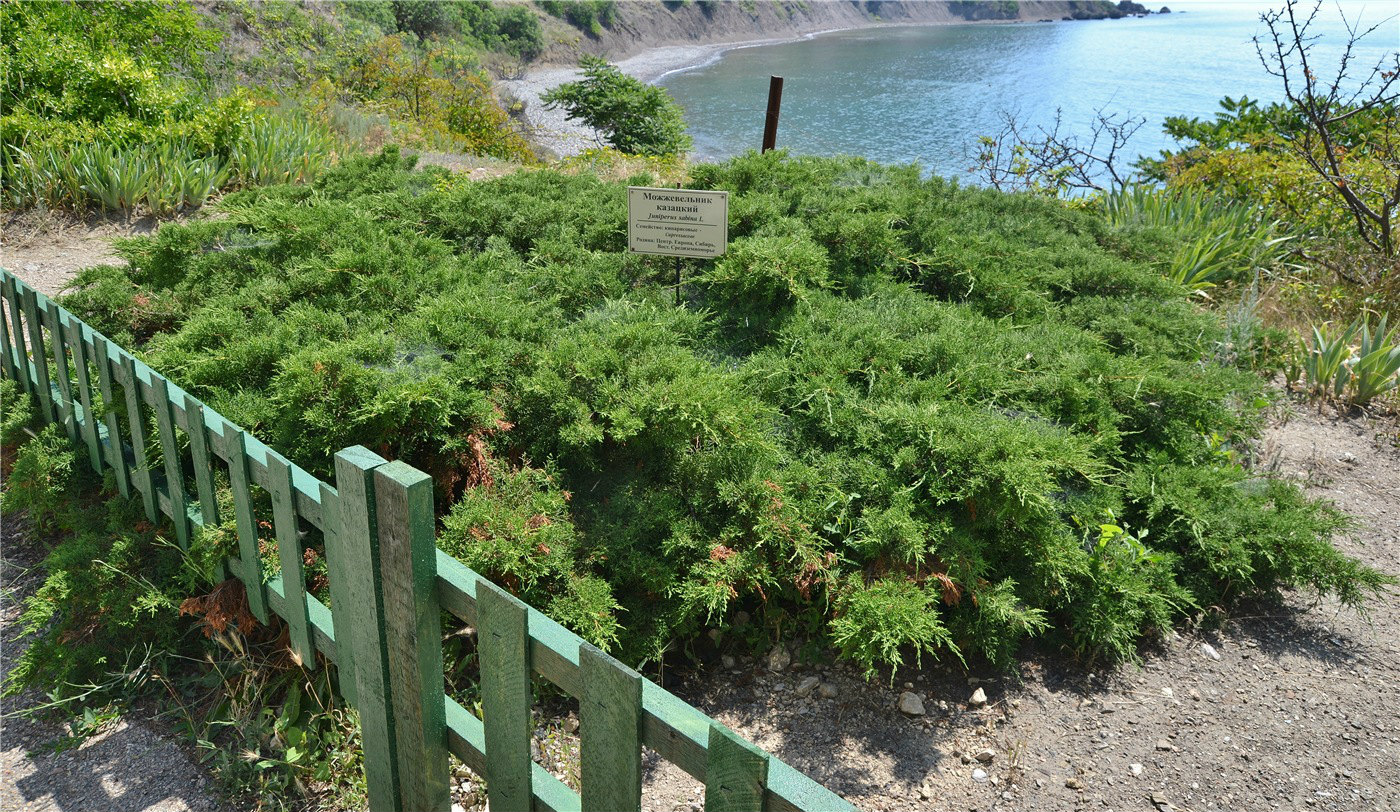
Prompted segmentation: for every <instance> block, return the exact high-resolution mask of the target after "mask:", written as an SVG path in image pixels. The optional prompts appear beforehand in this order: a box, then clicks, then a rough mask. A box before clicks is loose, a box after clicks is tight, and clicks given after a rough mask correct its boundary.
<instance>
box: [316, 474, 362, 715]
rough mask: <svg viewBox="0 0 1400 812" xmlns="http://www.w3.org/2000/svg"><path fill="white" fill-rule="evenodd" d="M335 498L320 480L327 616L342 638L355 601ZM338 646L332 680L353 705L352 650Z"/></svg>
mask: <svg viewBox="0 0 1400 812" xmlns="http://www.w3.org/2000/svg"><path fill="white" fill-rule="evenodd" d="M339 498H340V497H339V496H338V495H337V494H336V492H335V488H332V487H331V486H330V485H327V484H326V483H324V482H322V483H321V509H322V510H323V511H325V516H326V529H325V530H323V531H322V536H323V538H324V539H325V541H326V576H327V578H329V579H330V590H331V615H332V618H335V617H339V618H340V621H339V622H335V623H332V626H333V627H334V629H335V633H336V635H337V636H338V637H340V638H343V637H344V636H345V635H346V633H347V627H348V626H349V625H350V620H349V616H348V613H347V612H346V609H348V607H349V606H350V605H351V604H352V603H353V602H354V601H355V593H353V592H351V591H350V562H349V561H346V560H345V556H346V550H345V548H344V546H343V545H341V543H340V541H339V540H338V539H337V534H338V533H339V532H340V528H339V526H338V525H339V524H340V515H339V511H340V506H339V504H338V503H337V500H338V499H339ZM337 607H344V609H342V610H341V613H340V615H337V614H336V611H337ZM339 623H344V624H345V625H343V626H342V625H339ZM339 649H340V658H339V659H338V660H336V663H335V666H336V681H337V682H338V683H339V685H340V693H341V694H342V695H343V696H344V697H345V699H346V701H348V702H349V703H350V704H351V705H352V706H354V705H357V704H358V702H357V700H356V693H355V650H354V649H353V648H351V647H350V646H339Z"/></svg>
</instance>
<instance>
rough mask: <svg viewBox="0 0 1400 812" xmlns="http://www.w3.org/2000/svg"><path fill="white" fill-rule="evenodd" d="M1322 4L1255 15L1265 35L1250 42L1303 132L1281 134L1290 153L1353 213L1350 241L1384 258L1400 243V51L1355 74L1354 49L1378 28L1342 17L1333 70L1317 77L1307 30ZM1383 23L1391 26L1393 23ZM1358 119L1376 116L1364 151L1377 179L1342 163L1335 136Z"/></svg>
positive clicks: (1344, 154)
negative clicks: (1342, 37) (1343, 36)
mask: <svg viewBox="0 0 1400 812" xmlns="http://www.w3.org/2000/svg"><path fill="white" fill-rule="evenodd" d="M1321 5H1322V3H1321V0H1318V2H1317V3H1316V4H1315V5H1314V6H1313V9H1312V11H1311V12H1310V13H1308V14H1306V15H1305V16H1304V15H1301V14H1299V13H1298V2H1297V0H1289V1H1288V3H1287V4H1286V5H1285V6H1284V7H1283V8H1282V9H1280V10H1278V11H1269V12H1266V13H1265V14H1262V15H1260V18H1259V19H1260V20H1261V21H1262V22H1263V23H1264V25H1265V27H1267V28H1268V31H1269V33H1268V36H1267V37H1263V36H1260V37H1255V38H1254V45H1255V48H1256V49H1257V50H1258V53H1259V60H1260V61H1261V62H1263V63H1264V69H1265V70H1266V71H1268V72H1269V73H1270V74H1272V75H1274V76H1276V77H1278V78H1279V79H1281V80H1282V81H1283V91H1284V94H1285V95H1286V96H1287V97H1288V101H1289V103H1290V104H1291V105H1292V106H1293V108H1294V109H1295V110H1296V111H1297V113H1298V115H1299V117H1300V118H1301V119H1302V124H1303V126H1301V127H1298V128H1296V129H1289V130H1281V131H1280V132H1279V135H1280V137H1282V138H1283V139H1284V140H1285V141H1286V142H1287V144H1288V145H1289V147H1290V149H1291V150H1292V151H1293V152H1294V153H1295V154H1297V155H1298V157H1299V158H1301V159H1302V160H1303V161H1304V162H1305V163H1306V164H1307V165H1308V167H1310V168H1311V169H1312V170H1313V172H1315V173H1316V174H1317V176H1318V177H1319V178H1321V179H1322V181H1323V182H1324V183H1323V185H1324V187H1325V188H1326V189H1327V190H1328V192H1329V193H1330V194H1331V195H1333V196H1335V197H1337V198H1338V199H1340V200H1341V202H1342V204H1343V205H1344V206H1345V207H1346V210H1347V211H1348V212H1349V213H1350V214H1351V217H1352V220H1353V222H1354V223H1355V226H1356V235H1357V236H1358V237H1360V238H1361V241H1362V242H1364V243H1365V244H1366V245H1367V246H1369V247H1370V248H1372V249H1373V250H1375V251H1378V252H1380V253H1381V254H1383V255H1385V256H1387V257H1393V256H1394V255H1395V253H1396V248H1397V242H1400V237H1397V234H1396V225H1397V220H1400V51H1395V52H1391V53H1388V54H1386V55H1385V56H1383V57H1381V58H1380V59H1379V60H1378V61H1377V62H1376V64H1374V65H1370V66H1365V65H1363V66H1362V68H1361V72H1359V73H1355V72H1354V71H1355V70H1356V66H1355V65H1354V64H1353V62H1354V61H1355V58H1356V53H1355V50H1356V45H1357V43H1358V42H1360V41H1361V40H1363V39H1364V38H1365V37H1367V36H1368V35H1370V34H1372V33H1373V32H1375V31H1376V30H1377V29H1378V28H1380V26H1381V25H1383V24H1384V23H1381V24H1377V25H1375V26H1372V27H1370V28H1367V29H1364V30H1363V29H1361V28H1360V27H1359V26H1357V25H1354V24H1353V23H1352V22H1351V21H1349V20H1347V19H1346V18H1345V16H1344V17H1343V18H1342V22H1343V24H1344V25H1345V26H1346V28H1347V41H1346V45H1345V47H1344V48H1343V49H1342V56H1341V60H1340V61H1339V63H1338V65H1337V69H1336V72H1335V73H1333V74H1331V75H1329V76H1323V75H1322V73H1321V70H1322V68H1321V67H1320V66H1319V65H1317V64H1316V60H1315V59H1314V58H1313V54H1312V48H1313V45H1314V44H1315V43H1316V41H1317V39H1318V38H1317V36H1315V35H1313V36H1310V35H1309V34H1308V28H1309V27H1310V26H1311V24H1312V21H1313V20H1314V19H1315V18H1316V17H1317V13H1318V9H1319V8H1321ZM1388 22H1390V23H1392V24H1393V22H1394V18H1391V19H1390V20H1389V21H1388ZM1358 79H1359V81H1358ZM1359 115H1379V116H1380V117H1381V118H1382V119H1383V123H1382V125H1381V126H1379V127H1377V128H1376V130H1375V131H1374V135H1373V140H1372V141H1371V143H1369V144H1367V147H1368V149H1367V152H1369V154H1370V155H1371V156H1372V157H1373V158H1375V159H1376V164H1378V165H1379V166H1380V167H1382V171H1381V173H1380V174H1379V177H1377V176H1376V175H1374V174H1372V175H1370V176H1367V175H1366V174H1363V173H1362V172H1360V171H1358V168H1357V166H1356V164H1355V163H1354V162H1350V161H1348V153H1349V150H1348V149H1346V148H1345V146H1344V145H1343V143H1342V139H1341V137H1340V130H1341V129H1342V128H1343V127H1344V125H1345V123H1346V122H1347V121H1348V120H1349V119H1352V118H1354V117H1356V116H1359Z"/></svg>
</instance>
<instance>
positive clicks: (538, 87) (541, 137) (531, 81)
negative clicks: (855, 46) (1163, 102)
mask: <svg viewBox="0 0 1400 812" xmlns="http://www.w3.org/2000/svg"><path fill="white" fill-rule="evenodd" d="M1045 22H1047V21H1042V20H977V21H968V20H959V21H950V22H941V21H926V22H876V23H871V24H869V25H854V26H841V27H837V28H827V29H822V30H820V31H809V32H806V33H803V34H796V35H793V36H782V37H762V38H757V39H741V40H730V41H725V42H710V43H703V44H700V43H697V44H693V45H657V46H653V47H650V48H645V49H643V50H642V51H640V52H638V53H636V54H633V55H632V56H629V57H626V58H623V59H621V60H618V61H616V62H614V63H613V64H615V65H617V67H618V69H619V70H621V71H622V72H623V73H625V74H627V75H628V76H631V77H633V78H636V79H640V80H641V81H643V82H645V83H647V84H649V85H650V84H656V83H657V82H658V81H660V80H661V79H664V78H665V77H667V76H670V75H671V74H674V73H680V72H683V71H688V70H696V69H698V68H703V67H705V66H707V65H710V64H713V63H714V62H715V61H717V60H719V59H721V58H722V57H723V56H724V54H725V53H727V52H729V51H737V50H740V49H743V48H761V47H764V46H767V45H785V44H788V43H792V42H802V41H803V40H810V39H816V38H817V37H821V36H825V35H828V34H839V33H842V32H845V31H863V30H866V29H872V28H930V27H935V26H936V27H944V26H950V25H1022V24H1037V25H1040V24H1044V23H1045ZM1057 22H1058V21H1057ZM581 75H582V72H581V71H580V70H579V69H578V68H577V67H569V66H567V65H558V64H552V65H550V64H542V65H538V66H533V67H531V68H529V69H527V70H526V71H525V72H524V74H523V75H522V76H521V77H520V78H519V79H501V80H498V81H497V82H496V87H497V89H498V90H499V91H504V93H505V94H507V95H508V96H509V97H512V98H514V99H517V100H519V101H520V102H522V103H523V104H524V105H525V113H524V119H525V122H526V124H527V125H528V126H529V128H530V132H529V134H528V137H529V138H530V140H531V141H532V142H533V143H534V144H536V145H537V146H539V147H541V148H543V149H544V150H545V151H547V152H548V153H550V155H551V157H555V158H566V157H570V156H573V155H577V154H579V153H581V152H583V151H584V150H587V149H594V148H597V147H601V146H605V144H604V143H603V141H602V139H601V138H600V137H599V136H598V133H597V131H596V130H594V129H593V128H592V127H588V126H586V125H584V124H582V123H581V122H577V121H570V120H569V119H568V117H567V115H566V114H565V112H564V111H563V110H557V109H556V110H548V109H545V106H544V104H543V103H542V102H541V101H540V96H542V95H544V94H545V93H546V92H548V91H549V90H552V89H553V88H555V87H558V86H559V85H561V84H564V83H565V82H572V81H575V80H576V79H578V78H579V77H580V76H581Z"/></svg>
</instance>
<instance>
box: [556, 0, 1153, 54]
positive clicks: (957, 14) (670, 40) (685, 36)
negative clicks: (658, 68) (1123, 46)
mask: <svg viewBox="0 0 1400 812" xmlns="http://www.w3.org/2000/svg"><path fill="white" fill-rule="evenodd" d="M1125 13H1127V12H1125V11H1124V10H1121V9H1119V7H1118V6H1117V5H1115V4H1114V3H1109V2H1098V1H1096V0H1025V1H1023V2H1015V1H1014V0H999V1H998V2H983V1H981V0H964V1H963V2H956V1H954V2H931V1H930V0H825V1H822V0H816V1H814V2H788V1H786V0H783V1H780V2H771V1H767V2H765V0H757V1H756V2H704V1H703V0H690V1H689V2H658V1H657V0H623V1H622V2H619V3H618V4H617V14H616V19H615V20H614V21H613V23H612V25H611V26H609V27H606V28H603V27H599V28H598V29H597V30H596V31H595V32H593V33H589V32H583V31H580V30H579V29H578V28H575V27H573V26H571V25H569V24H568V23H566V22H564V21H562V20H559V19H556V18H553V17H546V18H545V20H544V21H543V22H544V25H545V30H546V37H547V39H548V41H549V46H548V48H547V50H546V52H545V54H544V56H543V58H542V60H541V61H542V62H546V63H558V64H571V63H573V62H575V61H576V60H577V59H578V56H579V54H584V53H587V54H597V55H602V56H606V57H608V58H609V59H613V60H617V59H625V58H627V57H629V56H632V55H634V54H636V53H639V52H641V51H644V50H646V49H648V48H655V47H659V46H666V45H691V44H719V43H727V42H741V41H752V40H759V39H783V38H788V37H797V36H802V35H805V34H811V33H815V32H819V31H830V30H834V29H842V28H860V27H864V26H870V25H880V24H889V23H962V22H997V21H1001V22H1018V21H1019V22H1026V21H1030V22H1034V21H1036V20H1061V19H1099V18H1105V17H1121V16H1124V15H1125Z"/></svg>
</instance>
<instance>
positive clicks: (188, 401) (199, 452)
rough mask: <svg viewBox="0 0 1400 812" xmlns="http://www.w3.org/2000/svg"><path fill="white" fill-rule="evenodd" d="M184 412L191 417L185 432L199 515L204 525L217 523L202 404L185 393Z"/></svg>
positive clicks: (217, 503)
mask: <svg viewBox="0 0 1400 812" xmlns="http://www.w3.org/2000/svg"><path fill="white" fill-rule="evenodd" d="M185 414H187V415H192V416H193V418H192V419H191V420H190V421H189V423H188V429H187V431H186V433H187V434H188V435H189V438H190V459H191V461H193V462H194V485H195V490H197V491H198V493H199V515H200V516H202V517H203V521H204V524H205V525H209V526H213V525H216V524H218V523H219V502H218V500H217V498H216V497H215V495H214V463H213V459H212V458H211V457H210V455H209V433H208V430H207V429H206V428H205V426H204V404H203V403H200V402H199V401H198V400H195V398H194V397H193V396H192V395H190V394H189V393H188V392H186V393H185Z"/></svg>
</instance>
